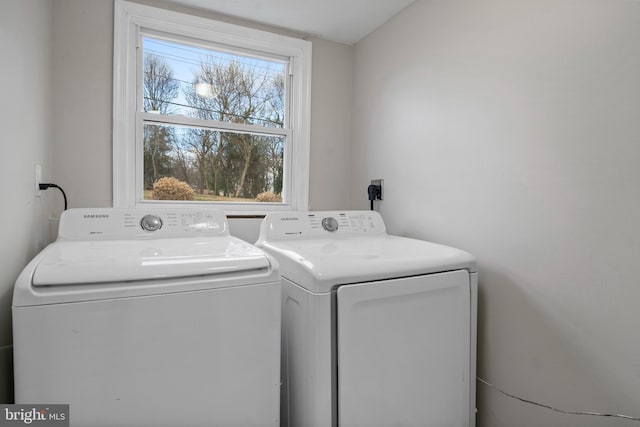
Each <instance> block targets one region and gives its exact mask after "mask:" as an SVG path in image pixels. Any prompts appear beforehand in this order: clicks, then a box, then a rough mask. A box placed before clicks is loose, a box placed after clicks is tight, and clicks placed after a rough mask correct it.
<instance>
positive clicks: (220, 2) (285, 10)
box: [172, 0, 415, 44]
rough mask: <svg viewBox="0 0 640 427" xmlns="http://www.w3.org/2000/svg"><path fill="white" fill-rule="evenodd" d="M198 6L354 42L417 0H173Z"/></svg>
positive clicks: (329, 38) (321, 36) (309, 33)
mask: <svg viewBox="0 0 640 427" xmlns="http://www.w3.org/2000/svg"><path fill="white" fill-rule="evenodd" d="M172 1H173V3H179V4H183V5H186V6H191V7H195V8H198V9H204V10H209V11H212V12H216V13H220V14H223V15H228V16H232V17H236V18H242V19H246V20H250V21H255V22H259V23H262V24H268V25H272V26H275V27H281V28H286V29H288V30H293V31H296V32H300V33H303V34H307V35H310V36H316V37H320V38H322V39H325V40H331V41H335V42H339V43H345V44H354V43H357V42H358V41H359V40H360V39H362V38H363V37H364V36H366V35H367V34H369V33H371V32H372V31H374V30H375V29H376V28H378V27H380V26H381V25H382V24H384V23H385V22H387V21H388V20H389V19H390V18H391V17H393V16H394V15H396V14H397V13H398V12H400V11H401V10H402V9H404V8H405V7H407V6H408V5H410V4H411V3H413V2H414V1H415V0H172Z"/></svg>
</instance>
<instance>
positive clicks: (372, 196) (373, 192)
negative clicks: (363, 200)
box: [367, 184, 382, 210]
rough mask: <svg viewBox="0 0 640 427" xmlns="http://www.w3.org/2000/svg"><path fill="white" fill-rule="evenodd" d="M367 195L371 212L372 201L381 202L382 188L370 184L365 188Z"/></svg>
mask: <svg viewBox="0 0 640 427" xmlns="http://www.w3.org/2000/svg"><path fill="white" fill-rule="evenodd" d="M367 193H368V194H369V200H370V201H371V210H373V201H374V200H382V186H381V185H375V184H371V185H370V186H368V187H367Z"/></svg>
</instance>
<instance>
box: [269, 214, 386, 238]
mask: <svg viewBox="0 0 640 427" xmlns="http://www.w3.org/2000/svg"><path fill="white" fill-rule="evenodd" d="M385 233H386V229H385V226H384V222H383V221H382V217H381V216H380V214H379V213H378V212H376V211H318V212H278V213H272V214H268V215H267V216H266V217H265V219H264V221H263V222H262V226H261V229H260V239H259V240H283V239H286V240H289V239H303V238H310V237H311V238H313V237H317V238H331V237H333V236H336V237H337V236H348V235H375V234H385Z"/></svg>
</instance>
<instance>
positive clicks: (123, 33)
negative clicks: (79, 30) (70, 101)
mask: <svg viewBox="0 0 640 427" xmlns="http://www.w3.org/2000/svg"><path fill="white" fill-rule="evenodd" d="M115 16H116V19H115V28H114V34H115V35H114V134H113V138H114V141H113V145H114V157H113V160H114V167H113V173H114V178H113V183H114V185H113V188H114V206H116V207H132V206H141V205H160V204H171V205H175V204H184V203H214V204H215V205H216V206H217V207H220V208H221V209H224V210H225V211H227V213H234V212H237V213H264V212H265V211H268V210H291V209H306V208H307V205H308V182H309V172H308V170H309V138H310V130H309V111H310V99H309V98H310V97H309V94H310V73H311V44H310V43H309V42H307V41H304V40H300V39H295V38H291V37H285V36H281V35H277V34H272V33H268V32H264V31H260V30H255V29H250V28H245V27H240V26H237V25H231V24H227V23H222V22H218V21H212V20H209V19H204V18H200V17H195V16H190V15H185V14H181V13H176V12H171V11H167V10H163V9H157V8H153V7H149V6H144V5H140V4H135V3H129V2H126V1H120V0H117V1H116V12H115Z"/></svg>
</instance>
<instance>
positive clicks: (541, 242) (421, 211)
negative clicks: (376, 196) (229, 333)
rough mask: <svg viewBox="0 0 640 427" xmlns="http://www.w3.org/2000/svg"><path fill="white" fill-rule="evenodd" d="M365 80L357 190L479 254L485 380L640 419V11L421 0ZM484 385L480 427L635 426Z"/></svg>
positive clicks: (358, 68) (401, 224) (396, 25)
mask: <svg viewBox="0 0 640 427" xmlns="http://www.w3.org/2000/svg"><path fill="white" fill-rule="evenodd" d="M354 76H356V77H355V78H354V105H353V135H354V138H353V139H354V145H353V153H352V158H353V164H354V170H353V186H352V188H351V191H352V194H354V195H356V194H359V193H360V192H363V191H364V188H366V185H367V184H368V182H369V180H370V179H371V178H384V180H385V190H386V194H385V200H384V201H383V202H381V203H380V210H381V212H382V214H383V215H384V217H385V219H386V222H387V224H388V228H389V230H390V231H391V232H393V233H398V234H403V235H409V236H414V237H418V238H424V239H429V240H434V241H437V242H442V243H445V244H449V245H452V246H457V247H460V248H462V249H465V250H468V251H470V252H472V253H474V254H475V255H476V256H477V258H478V261H479V265H480V307H479V310H480V314H479V321H480V324H479V365H478V366H479V375H480V376H483V377H485V378H486V379H487V380H489V381H492V382H495V383H497V384H499V385H501V386H502V387H504V388H506V389H507V390H509V391H511V392H514V393H517V394H520V395H523V396H524V397H527V398H530V399H534V400H538V401H542V402H548V403H551V404H554V405H557V406H560V407H564V408H569V409H583V410H593V411H607V412H618V413H620V412H621V413H630V414H635V416H640V410H639V408H640V339H639V338H638V332H637V330H638V325H640V310H638V308H637V307H638V301H640V283H639V280H638V272H637V265H638V259H640V226H638V219H639V218H640V191H639V189H638V187H639V185H640V167H638V159H640V143H639V141H640V121H639V120H638V118H639V117H640V2H637V1H629V0H607V1H603V0H563V1H557V0H537V1H532V0H531V1H524V0H518V1H513V0H483V1H475V0H474V1H472V0H431V1H427V0H422V1H419V2H417V3H416V4H414V5H413V6H412V7H409V8H408V9H406V10H405V11H403V12H402V13H401V14H400V15H399V16H397V17H396V18H395V19H393V20H392V21H391V22H389V23H387V24H386V25H385V26H383V27H382V28H381V29H379V30H378V31H376V32H375V33H373V34H372V35H370V36H369V37H367V38H366V39H364V40H363V41H361V42H360V43H358V44H357V45H356V49H355V63H354ZM366 203H367V202H366V200H364V199H360V198H358V199H357V201H354V204H353V205H352V207H354V208H357V207H360V208H366ZM478 392H479V414H478V420H479V426H485V427H500V426H510V427H511V426H520V427H524V426H563V427H569V426H605V425H606V426H609V425H611V426H614V425H625V424H624V422H618V421H616V420H612V419H603V418H589V417H578V416H568V415H561V414H556V413H553V412H549V411H546V410H544V409H536V408H532V407H529V406H527V405H525V404H523V403H519V402H516V401H513V400H510V399H508V398H505V397H503V396H501V395H498V394H497V393H496V392H494V391H491V390H489V389H487V388H486V387H485V386H482V385H479V386H478Z"/></svg>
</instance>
